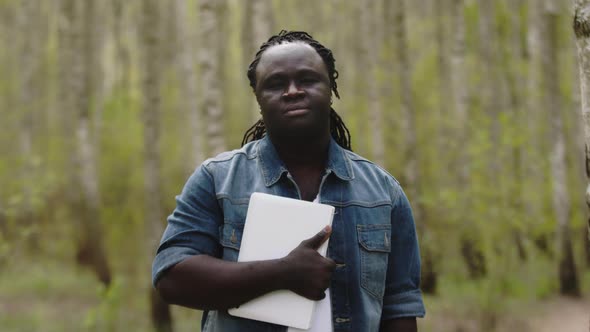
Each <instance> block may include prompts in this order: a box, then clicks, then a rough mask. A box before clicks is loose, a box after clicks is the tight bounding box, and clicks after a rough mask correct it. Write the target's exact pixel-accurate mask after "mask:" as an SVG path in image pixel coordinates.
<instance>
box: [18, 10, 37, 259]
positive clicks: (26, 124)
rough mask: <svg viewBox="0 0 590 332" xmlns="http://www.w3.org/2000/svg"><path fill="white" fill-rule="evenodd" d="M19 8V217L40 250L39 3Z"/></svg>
mask: <svg viewBox="0 0 590 332" xmlns="http://www.w3.org/2000/svg"><path fill="white" fill-rule="evenodd" d="M20 4H21V6H20V8H19V10H18V11H17V16H18V17H17V25H18V32H19V33H20V34H22V35H23V37H22V38H19V39H20V44H21V45H20V46H21V47H20V50H19V60H20V61H19V62H20V64H19V65H20V66H19V67H20V68H21V70H20V72H19V76H20V81H21V84H20V89H19V90H20V95H19V101H20V102H19V106H20V107H19V114H18V115H19V120H20V121H19V129H20V130H19V143H20V144H19V150H20V160H19V161H20V163H19V164H20V167H19V168H20V174H19V179H20V182H21V184H22V205H21V212H20V213H19V216H18V218H19V220H21V221H22V226H24V227H26V228H29V230H31V232H30V234H31V235H30V237H29V238H28V239H27V241H26V242H27V245H28V246H30V248H31V249H33V250H39V242H38V240H39V239H38V236H37V231H36V230H35V228H36V225H35V222H34V221H35V219H36V218H35V217H34V211H33V189H34V188H33V182H32V181H31V179H32V178H33V177H34V172H35V167H34V165H33V158H34V152H33V119H34V117H35V114H34V112H35V111H36V108H37V105H36V104H37V102H36V101H37V100H38V98H39V91H38V86H37V85H36V77H35V75H36V72H37V71H38V70H39V65H40V56H41V55H40V54H39V53H40V52H39V48H40V46H39V43H40V40H38V38H37V35H38V34H39V31H38V26H37V23H38V21H39V16H40V15H38V11H39V9H38V8H37V6H36V4H35V2H34V1H32V0H24V1H21V3H20Z"/></svg>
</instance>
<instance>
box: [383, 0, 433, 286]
mask: <svg viewBox="0 0 590 332" xmlns="http://www.w3.org/2000/svg"><path fill="white" fill-rule="evenodd" d="M388 8H389V10H392V11H393V13H392V14H391V17H393V18H394V20H393V22H394V23H393V31H394V36H393V37H394V38H395V46H396V52H395V58H396V60H397V65H396V68H397V69H398V71H399V84H400V91H401V105H400V106H401V110H402V111H401V117H402V129H401V130H402V133H403V136H404V141H403V144H404V149H403V151H404V155H403V157H404V158H403V160H404V162H405V163H406V164H405V166H404V180H405V184H404V187H405V188H406V191H407V194H408V197H409V199H410V200H411V202H412V206H413V209H412V210H413V213H414V218H415V220H416V227H417V231H418V233H419V236H420V237H421V238H422V239H427V238H429V236H430V235H429V233H430V230H429V229H428V227H427V225H426V220H427V217H426V213H425V208H424V205H423V203H422V201H421V199H422V197H421V195H420V186H421V183H420V178H421V168H420V164H419V162H418V155H419V149H418V126H417V124H416V109H415V107H414V99H413V95H412V78H411V63H410V60H409V56H408V35H407V30H406V12H407V11H406V6H405V1H404V0H401V1H399V2H397V3H396V4H395V5H390V6H389V7H388ZM421 251H422V282H421V288H422V290H423V291H424V292H425V293H430V294H433V293H435V292H436V286H437V279H438V272H437V270H436V265H435V260H436V256H435V255H434V252H433V251H432V250H431V247H430V246H429V244H428V241H423V242H422V246H421Z"/></svg>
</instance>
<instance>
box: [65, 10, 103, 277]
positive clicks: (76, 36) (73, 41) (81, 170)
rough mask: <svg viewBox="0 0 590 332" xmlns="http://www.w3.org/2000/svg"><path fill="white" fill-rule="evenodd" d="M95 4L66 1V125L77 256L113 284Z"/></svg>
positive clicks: (71, 205)
mask: <svg viewBox="0 0 590 332" xmlns="http://www.w3.org/2000/svg"><path fill="white" fill-rule="evenodd" d="M94 5H95V2H94V1H86V2H78V1H64V3H63V6H64V7H63V10H64V14H65V17H66V20H65V22H64V27H63V29H62V42H63V44H62V45H61V46H62V48H63V49H64V50H66V51H65V52H64V54H63V60H64V61H63V62H62V63H61V64H60V67H61V68H60V70H61V73H62V75H63V77H62V80H63V81H64V82H65V86H64V87H63V88H62V89H63V91H62V93H63V97H62V103H64V104H63V109H64V113H65V114H66V117H67V118H69V117H71V118H72V119H74V120H73V121H72V122H69V121H68V120H66V121H68V122H69V123H68V125H67V126H66V128H67V129H68V132H70V133H71V132H75V135H76V136H75V137H76V140H74V145H73V146H71V148H72V150H73V151H74V153H73V154H72V155H71V159H70V165H69V167H70V171H71V173H70V174H71V179H70V188H71V190H70V192H69V195H68V197H69V198H68V200H69V205H70V209H71V212H72V213H73V218H75V219H77V220H78V231H79V234H78V235H79V238H78V241H77V246H78V248H77V253H76V258H77V261H78V263H80V264H82V265H88V266H89V267H91V268H92V269H93V270H94V272H95V273H96V275H97V277H98V278H99V280H100V281H101V282H102V283H103V284H105V285H108V284H110V281H111V272H110V268H109V266H108V259H107V255H106V251H105V248H104V244H103V241H104V239H103V229H102V225H101V221H100V192H99V186H98V172H97V170H96V165H97V158H96V151H95V146H94V142H95V140H93V138H92V132H91V131H92V130H91V128H92V125H91V124H92V118H91V114H92V113H91V112H92V109H93V106H94V105H95V104H94V102H95V101H94V99H95V93H94V91H95V86H96V83H95V82H94V79H95V75H94V72H93V68H94V67H97V66H100V64H99V62H98V58H97V54H98V53H99V49H98V46H97V44H96V39H95V33H96V32H95V31H94V28H95V21H94V18H95V16H94V14H95V13H94V9H95V7H94ZM82 18H83V19H82ZM67 50H69V51H67Z"/></svg>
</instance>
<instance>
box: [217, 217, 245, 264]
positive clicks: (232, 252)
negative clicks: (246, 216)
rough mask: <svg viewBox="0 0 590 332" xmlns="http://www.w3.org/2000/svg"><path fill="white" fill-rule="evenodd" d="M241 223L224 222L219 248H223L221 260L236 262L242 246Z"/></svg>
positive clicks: (242, 229) (242, 227)
mask: <svg viewBox="0 0 590 332" xmlns="http://www.w3.org/2000/svg"><path fill="white" fill-rule="evenodd" d="M243 231H244V224H243V223H235V222H227V221H226V222H225V223H224V224H223V226H221V241H220V242H221V246H222V247H223V260H226V261H232V262H237V261H238V253H239V252H240V246H241V244H242V233H243Z"/></svg>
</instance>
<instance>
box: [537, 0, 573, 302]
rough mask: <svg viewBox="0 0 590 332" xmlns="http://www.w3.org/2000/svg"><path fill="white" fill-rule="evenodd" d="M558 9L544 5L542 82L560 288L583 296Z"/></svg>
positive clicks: (549, 3)
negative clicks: (567, 155) (565, 125)
mask: <svg viewBox="0 0 590 332" xmlns="http://www.w3.org/2000/svg"><path fill="white" fill-rule="evenodd" d="M558 15H559V14H558V7H557V5H556V4H555V3H554V2H553V1H551V0H545V1H544V3H543V19H544V20H545V22H546V23H545V29H544V31H543V35H542V37H543V38H542V42H543V48H544V52H543V54H544V56H543V58H542V59H543V68H544V71H543V79H544V82H545V88H546V91H545V103H546V105H547V107H548V109H549V112H550V113H549V114H550V121H551V131H550V134H551V139H552V141H553V146H552V149H551V158H550V161H551V182H552V187H553V188H552V191H553V192H552V194H553V209H554V213H555V220H556V221H557V230H556V234H557V245H558V248H557V253H558V260H559V287H560V291H561V293H562V294H569V295H576V296H579V295H580V288H579V284H578V279H577V274H576V266H575V263H574V256H573V248H572V241H571V235H570V228H569V222H570V218H571V202H570V198H569V194H568V190H567V170H566V166H567V165H566V160H565V136H564V129H563V118H562V113H561V108H562V105H561V95H560V89H559V77H560V72H559V70H558V63H559V62H558V61H559V59H558V50H559V35H558V31H559V30H558V25H557V24H558Z"/></svg>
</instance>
